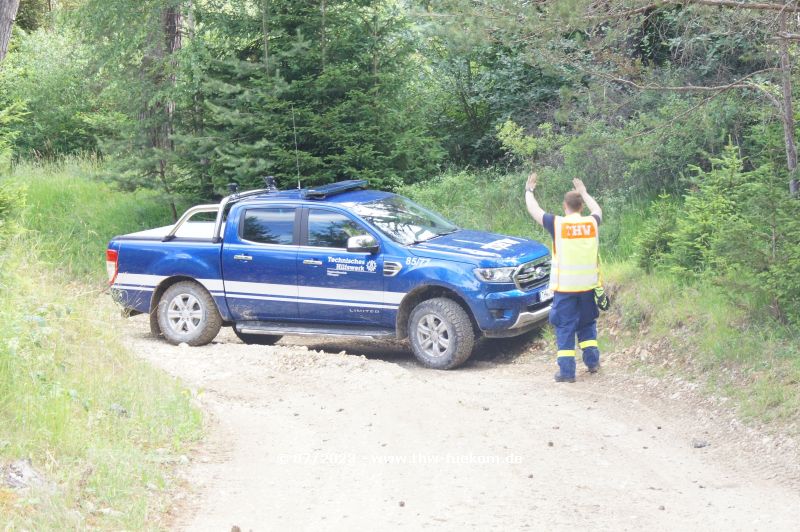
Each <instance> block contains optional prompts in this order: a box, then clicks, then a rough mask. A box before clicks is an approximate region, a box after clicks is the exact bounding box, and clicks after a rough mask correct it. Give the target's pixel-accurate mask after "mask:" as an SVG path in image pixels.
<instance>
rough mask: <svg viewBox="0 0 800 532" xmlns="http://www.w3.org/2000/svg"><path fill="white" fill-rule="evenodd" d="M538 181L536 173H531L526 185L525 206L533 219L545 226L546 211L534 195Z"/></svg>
mask: <svg viewBox="0 0 800 532" xmlns="http://www.w3.org/2000/svg"><path fill="white" fill-rule="evenodd" d="M536 180H537V176H536V172H531V175H529V176H528V181H527V182H526V183H525V206H526V207H527V208H528V212H529V213H530V215H531V216H532V217H533V219H534V220H536V223H538V224H539V225H543V224H544V210H543V209H542V208H541V207H540V206H539V202H538V201H536V197H535V196H534V195H533V191H534V190H535V189H536Z"/></svg>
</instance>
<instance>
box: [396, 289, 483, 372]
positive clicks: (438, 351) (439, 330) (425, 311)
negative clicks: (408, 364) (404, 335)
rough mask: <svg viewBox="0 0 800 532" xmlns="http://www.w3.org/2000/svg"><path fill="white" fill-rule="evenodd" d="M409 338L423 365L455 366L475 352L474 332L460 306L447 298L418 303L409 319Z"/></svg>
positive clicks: (444, 367)
mask: <svg viewBox="0 0 800 532" xmlns="http://www.w3.org/2000/svg"><path fill="white" fill-rule="evenodd" d="M408 337H409V339H410V341H411V349H412V350H413V352H414V356H415V357H416V358H417V360H419V361H420V362H421V363H422V364H423V365H424V366H426V367H429V368H434V369H452V368H455V367H457V366H459V365H461V364H463V363H464V362H465V361H466V360H467V359H468V358H469V357H470V355H471V354H472V348H473V347H474V345H475V331H474V329H473V328H472V322H471V321H470V319H469V315H468V314H467V312H466V311H465V310H464V309H463V308H461V305H459V304H458V303H456V302H455V301H453V300H452V299H447V298H444V297H437V298H434V299H428V300H427V301H423V302H422V303H420V304H419V305H417V306H416V307H415V308H414V310H413V311H412V312H411V317H410V319H409V320H408Z"/></svg>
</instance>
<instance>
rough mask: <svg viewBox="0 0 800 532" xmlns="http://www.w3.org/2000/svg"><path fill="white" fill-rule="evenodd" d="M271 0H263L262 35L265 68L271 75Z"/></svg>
mask: <svg viewBox="0 0 800 532" xmlns="http://www.w3.org/2000/svg"><path fill="white" fill-rule="evenodd" d="M269 16H270V12H269V0H261V34H262V35H263V36H264V68H265V69H266V71H267V73H269Z"/></svg>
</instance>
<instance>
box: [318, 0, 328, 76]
mask: <svg viewBox="0 0 800 532" xmlns="http://www.w3.org/2000/svg"><path fill="white" fill-rule="evenodd" d="M327 7H328V3H327V1H326V0H322V2H321V4H320V11H321V12H322V26H321V28H320V51H321V53H322V71H323V72H324V71H325V59H326V57H325V56H326V55H327V46H328V45H327V43H326V42H325V41H326V39H327V35H325V16H326V11H327Z"/></svg>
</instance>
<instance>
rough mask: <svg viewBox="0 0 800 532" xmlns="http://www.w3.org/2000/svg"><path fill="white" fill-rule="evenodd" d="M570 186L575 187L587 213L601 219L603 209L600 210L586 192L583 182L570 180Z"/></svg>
mask: <svg viewBox="0 0 800 532" xmlns="http://www.w3.org/2000/svg"><path fill="white" fill-rule="evenodd" d="M572 184H573V186H574V187H575V190H576V191H577V192H578V193H579V194H580V195H581V198H583V203H585V204H586V207H587V208H588V209H589V212H590V213H591V214H596V215H597V216H599V217H600V218H601V219H602V218H603V209H601V208H600V205H599V204H598V203H597V202H596V201H595V200H594V198H593V197H591V196H590V195H589V193H588V192H587V191H586V185H584V184H583V181H581V180H580V179H577V178H576V179H573V180H572Z"/></svg>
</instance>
